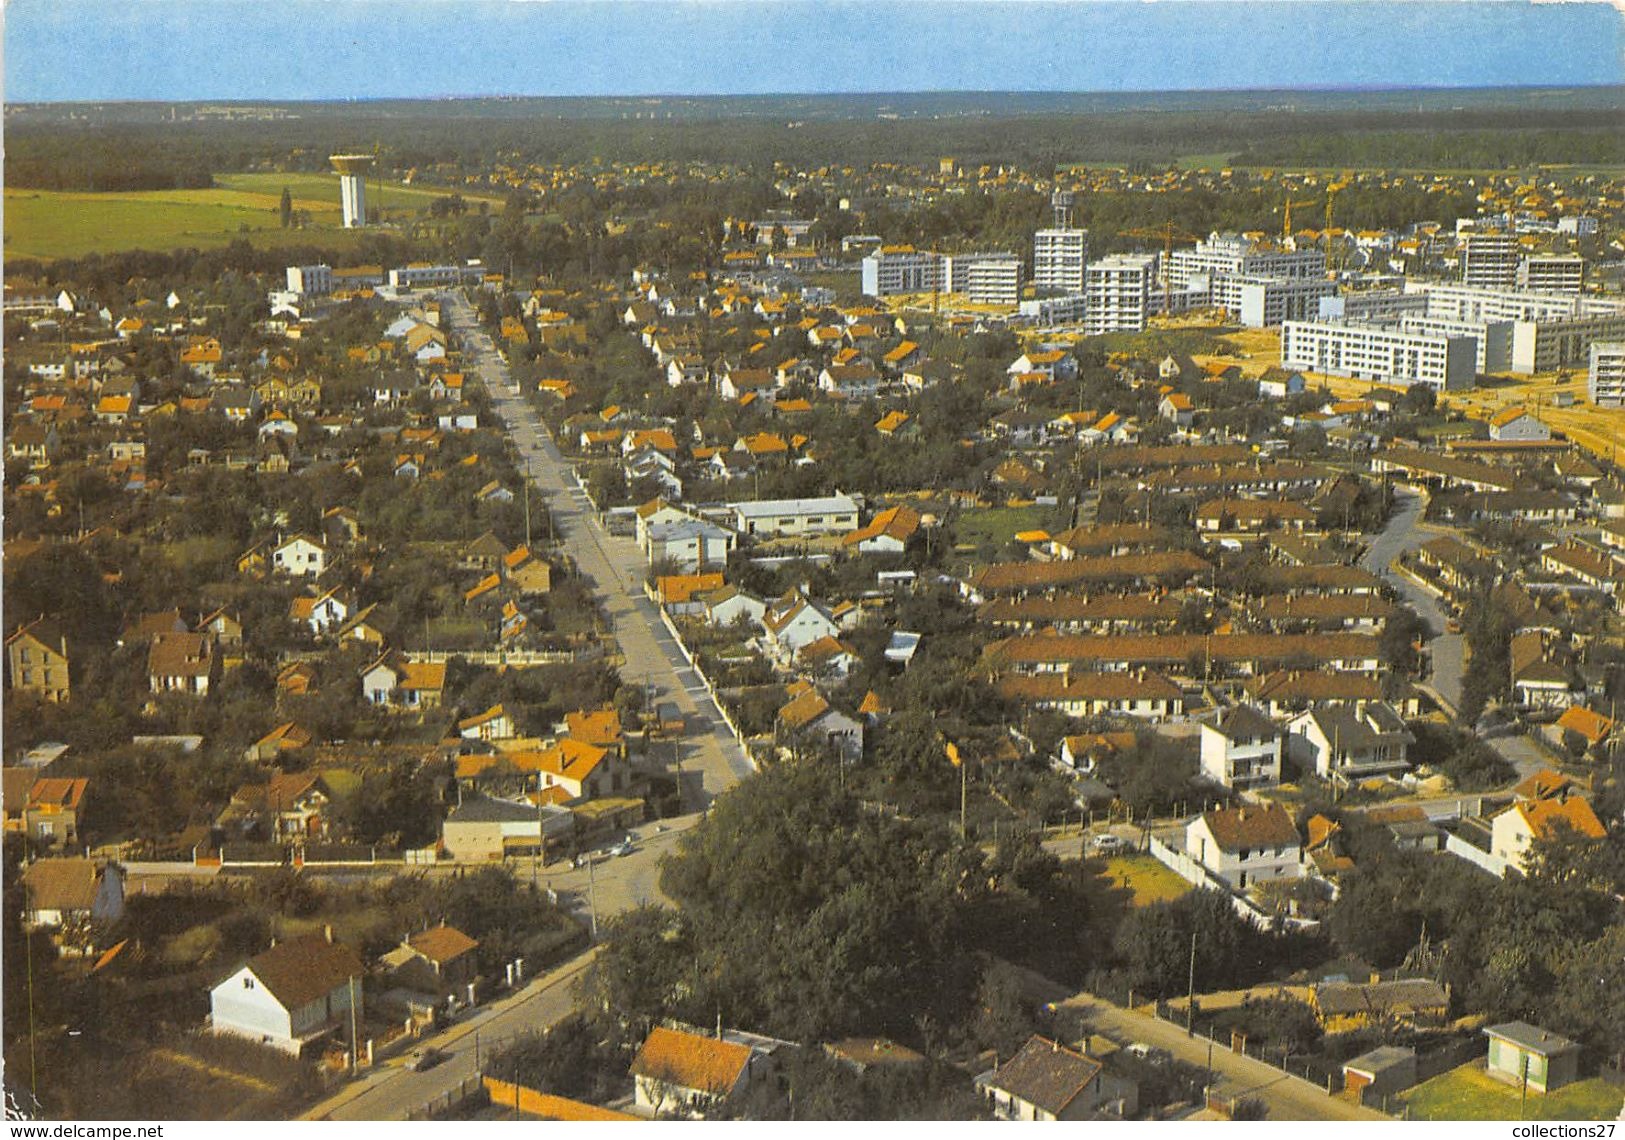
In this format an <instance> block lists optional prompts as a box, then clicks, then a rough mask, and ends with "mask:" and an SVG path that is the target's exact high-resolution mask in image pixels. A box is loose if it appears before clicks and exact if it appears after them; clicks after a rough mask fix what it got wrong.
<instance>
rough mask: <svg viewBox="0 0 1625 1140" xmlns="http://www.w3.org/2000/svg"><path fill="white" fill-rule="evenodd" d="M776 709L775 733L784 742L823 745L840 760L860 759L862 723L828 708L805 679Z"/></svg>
mask: <svg viewBox="0 0 1625 1140" xmlns="http://www.w3.org/2000/svg"><path fill="white" fill-rule="evenodd" d="M791 691H792V692H793V693H795V696H794V697H792V699H791V700H790V703H789V704H787V705H785V706H784V707H783V708H781V709H780V710H779V714H778V720H777V724H776V729H777V732H776V735H777V736H778V738H779V739H780V740H781V741H783V742H787V743H793V744H809V743H810V744H814V745H822V746H825V747H828V748H829V749H831V750H832V751H833V752H834V753H835V754H836V755H837V756H839V757H840V758H841V759H842V760H843V761H847V762H850V761H853V760H860V759H862V758H863V725H862V723H861V722H859V721H856V720H853V719H852V718H851V717H849V716H847V715H846V714H845V713H843V712H840V711H839V710H837V709H834V708H831V707H830V704H829V702H828V701H826V700H825V699H824V698H823V695H822V694H820V693H819V691H818V690H817V689H815V688H813V687H812V686H811V685H810V684H806V683H805V682H804V683H803V684H802V686H801V688H800V692H795V687H792V689H791Z"/></svg>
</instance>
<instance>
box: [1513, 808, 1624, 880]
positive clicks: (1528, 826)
mask: <svg viewBox="0 0 1625 1140" xmlns="http://www.w3.org/2000/svg"><path fill="white" fill-rule="evenodd" d="M1564 829H1567V830H1569V831H1572V832H1573V833H1574V834H1575V835H1577V836H1582V837H1584V838H1586V839H1602V838H1603V837H1604V836H1605V835H1606V834H1607V831H1606V829H1605V828H1604V827H1603V825H1602V821H1601V820H1599V819H1598V818H1597V813H1596V812H1595V811H1593V810H1592V808H1591V803H1590V801H1589V800H1587V799H1586V798H1585V797H1583V796H1580V795H1576V794H1574V793H1571V792H1567V791H1564V792H1561V793H1559V794H1558V795H1555V796H1551V797H1549V798H1543V799H1521V800H1518V801H1517V802H1516V803H1514V804H1513V805H1512V806H1511V807H1509V808H1507V809H1506V810H1505V811H1503V812H1501V813H1500V814H1499V815H1497V816H1495V818H1494V819H1492V820H1491V821H1490V854H1491V855H1494V856H1495V857H1496V858H1497V859H1503V860H1505V861H1506V862H1507V863H1509V864H1510V865H1512V866H1514V867H1517V868H1519V869H1520V870H1524V869H1526V868H1525V862H1526V860H1527V859H1528V857H1529V850H1530V848H1531V847H1532V846H1533V845H1534V843H1535V840H1537V839H1540V840H1547V839H1552V838H1555V837H1556V836H1558V835H1559V834H1561V833H1562V832H1563V831H1564Z"/></svg>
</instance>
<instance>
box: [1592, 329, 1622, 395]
mask: <svg viewBox="0 0 1625 1140" xmlns="http://www.w3.org/2000/svg"><path fill="white" fill-rule="evenodd" d="M1586 387H1587V390H1588V391H1589V392H1590V395H1591V402H1592V403H1593V404H1595V405H1596V406H1597V407H1599V408H1625V341H1619V340H1611V341H1598V342H1594V343H1593V344H1592V345H1591V367H1590V371H1589V373H1588V374H1587V378H1586Z"/></svg>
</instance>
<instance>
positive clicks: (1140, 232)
mask: <svg viewBox="0 0 1625 1140" xmlns="http://www.w3.org/2000/svg"><path fill="white" fill-rule="evenodd" d="M1122 233H1123V234H1124V236H1126V237H1139V238H1156V239H1158V240H1160V241H1161V242H1162V265H1161V266H1159V269H1160V270H1161V273H1162V315H1163V316H1165V317H1166V316H1167V315H1168V294H1169V285H1168V260H1169V258H1171V257H1172V256H1173V253H1174V241H1175V240H1176V239H1177V240H1178V241H1181V242H1187V241H1190V242H1199V241H1201V240H1202V239H1201V238H1199V237H1197V236H1196V235H1195V234H1192V233H1186V232H1185V231H1184V230H1182V229H1180V228H1179V227H1178V226H1176V225H1174V224H1173V223H1172V222H1165V223H1164V224H1162V225H1160V226H1155V227H1140V228H1136V229H1132V230H1123V231H1122Z"/></svg>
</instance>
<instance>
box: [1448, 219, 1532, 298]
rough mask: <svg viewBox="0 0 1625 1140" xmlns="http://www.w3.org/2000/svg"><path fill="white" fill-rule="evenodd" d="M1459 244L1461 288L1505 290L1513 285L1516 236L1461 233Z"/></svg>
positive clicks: (1517, 251) (1489, 232) (1516, 262)
mask: <svg viewBox="0 0 1625 1140" xmlns="http://www.w3.org/2000/svg"><path fill="white" fill-rule="evenodd" d="M1460 241H1461V283H1462V284H1463V285H1466V286H1469V287H1475V288H1485V289H1506V288H1510V287H1512V286H1513V285H1514V284H1516V283H1517V279H1518V257H1519V250H1518V235H1517V234H1510V233H1502V232H1500V231H1499V230H1464V231H1463V232H1462V234H1461V239H1460Z"/></svg>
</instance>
